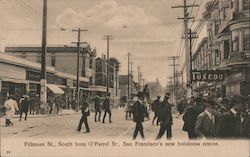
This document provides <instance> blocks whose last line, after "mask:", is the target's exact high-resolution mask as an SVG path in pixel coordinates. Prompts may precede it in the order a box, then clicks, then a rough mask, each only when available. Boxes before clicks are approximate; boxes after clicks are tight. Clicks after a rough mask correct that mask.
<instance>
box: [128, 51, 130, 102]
mask: <svg viewBox="0 0 250 157" xmlns="http://www.w3.org/2000/svg"><path fill="white" fill-rule="evenodd" d="M129 94H130V53H128V98H129Z"/></svg>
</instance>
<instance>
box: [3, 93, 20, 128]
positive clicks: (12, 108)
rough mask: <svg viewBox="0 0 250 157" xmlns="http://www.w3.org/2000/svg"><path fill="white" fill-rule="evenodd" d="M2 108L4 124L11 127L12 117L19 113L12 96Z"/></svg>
mask: <svg viewBox="0 0 250 157" xmlns="http://www.w3.org/2000/svg"><path fill="white" fill-rule="evenodd" d="M4 107H5V113H6V116H5V120H6V121H5V124H6V126H9V125H12V126H13V122H12V121H11V119H12V117H13V116H14V114H15V112H16V111H19V109H18V106H17V102H16V100H14V96H13V95H10V96H9V99H8V100H6V101H5V102H4Z"/></svg>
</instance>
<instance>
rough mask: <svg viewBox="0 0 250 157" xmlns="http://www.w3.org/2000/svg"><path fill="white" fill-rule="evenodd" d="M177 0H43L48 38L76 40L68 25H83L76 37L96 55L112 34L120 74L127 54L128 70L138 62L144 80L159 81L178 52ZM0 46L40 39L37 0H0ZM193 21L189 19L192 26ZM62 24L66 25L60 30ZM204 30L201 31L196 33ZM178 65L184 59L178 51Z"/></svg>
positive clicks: (190, 0) (193, 11)
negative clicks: (130, 61)
mask: <svg viewBox="0 0 250 157" xmlns="http://www.w3.org/2000/svg"><path fill="white" fill-rule="evenodd" d="M202 1H203V0H188V3H189V4H193V3H194V2H195V4H201V6H200V7H199V8H198V7H196V8H193V9H191V8H190V9H189V10H188V11H189V12H191V15H192V16H196V14H197V16H196V17H197V19H199V18H200V17H201V13H202V12H203V11H204V4H205V3H204V2H205V1H204V2H202ZM182 3H183V1H182V0H48V22H47V29H48V33H47V44H48V45H71V42H74V41H76V40H77V34H76V33H74V32H72V29H76V28H81V29H87V30H88V31H87V32H82V33H81V41H86V42H88V43H90V45H91V47H92V48H95V49H96V50H97V55H98V56H101V55H102V53H104V54H106V50H107V47H106V45H107V43H106V41H105V40H104V35H112V37H113V39H112V40H111V41H110V56H111V57H116V58H117V59H118V60H119V61H120V63H121V68H120V74H127V54H128V52H129V53H130V54H131V55H132V56H131V60H132V62H133V71H134V72H133V74H134V76H135V78H137V67H138V66H140V68H141V71H142V75H143V77H144V78H145V79H146V81H148V82H150V81H155V80H156V78H158V79H159V80H160V83H161V84H162V85H164V86H165V85H166V83H167V82H168V81H169V80H168V77H169V76H171V75H172V67H170V66H169V64H171V62H170V61H169V60H168V57H169V56H175V55H178V53H177V52H178V47H179V46H178V45H179V44H180V38H181V34H182V27H183V21H181V20H177V18H178V17H183V9H173V8H171V7H172V6H175V5H182ZM0 21H1V25H0V44H1V45H0V48H1V50H3V49H4V46H13V45H21V46H22V45H29V46H32V45H36V46H39V45H41V28H42V0H0ZM195 24H196V22H195V23H194V24H193V27H194V26H195ZM61 28H65V31H63V30H61ZM205 35H206V31H205V28H204V31H202V33H201V35H200V36H199V39H201V38H202V37H203V36H205ZM181 56H182V59H181V60H180V65H181V66H183V64H184V56H185V55H181Z"/></svg>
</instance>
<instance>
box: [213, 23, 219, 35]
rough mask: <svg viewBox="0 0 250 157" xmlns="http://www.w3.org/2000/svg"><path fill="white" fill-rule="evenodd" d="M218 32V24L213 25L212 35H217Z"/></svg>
mask: <svg viewBox="0 0 250 157" xmlns="http://www.w3.org/2000/svg"><path fill="white" fill-rule="evenodd" d="M218 32H219V22H215V23H214V35H217V34H218Z"/></svg>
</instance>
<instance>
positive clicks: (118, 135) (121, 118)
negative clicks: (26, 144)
mask: <svg viewBox="0 0 250 157" xmlns="http://www.w3.org/2000/svg"><path fill="white" fill-rule="evenodd" d="M152 116H153V114H151V120H152ZM80 117H81V114H80V113H73V114H68V115H54V116H44V117H43V116H38V117H32V118H29V117H28V120H27V121H21V122H19V121H18V118H14V119H13V122H14V126H13V127H5V125H4V118H2V119H1V137H4V138H8V137H11V138H15V137H22V138H27V137H28V138H43V137H46V138H50V137H58V138H62V137H76V138H78V137H79V138H110V139H124V138H125V139H131V138H132V135H133V131H134V126H135V123H134V122H133V121H132V120H125V112H124V110H123V109H120V108H119V109H117V110H114V111H113V112H112V120H113V123H108V119H106V121H107V122H106V123H105V124H103V123H101V122H94V113H91V115H90V117H89V119H88V122H89V125H90V129H91V132H90V133H89V134H84V133H83V131H85V128H84V125H83V130H82V131H81V132H76V131H75V129H76V127H77V125H78V122H79V119H80ZM173 117H174V125H173V138H174V139H179V138H182V139H183V138H185V139H186V138H187V137H186V134H185V132H183V131H182V130H181V128H182V125H183V123H182V119H181V117H179V118H176V115H173ZM151 120H150V121H145V122H144V132H145V136H146V139H154V138H155V137H156V135H157V133H158V131H159V126H156V125H155V126H154V125H152V123H151ZM138 137H139V138H140V136H138ZM139 138H138V139H139ZM163 139H165V138H163Z"/></svg>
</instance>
